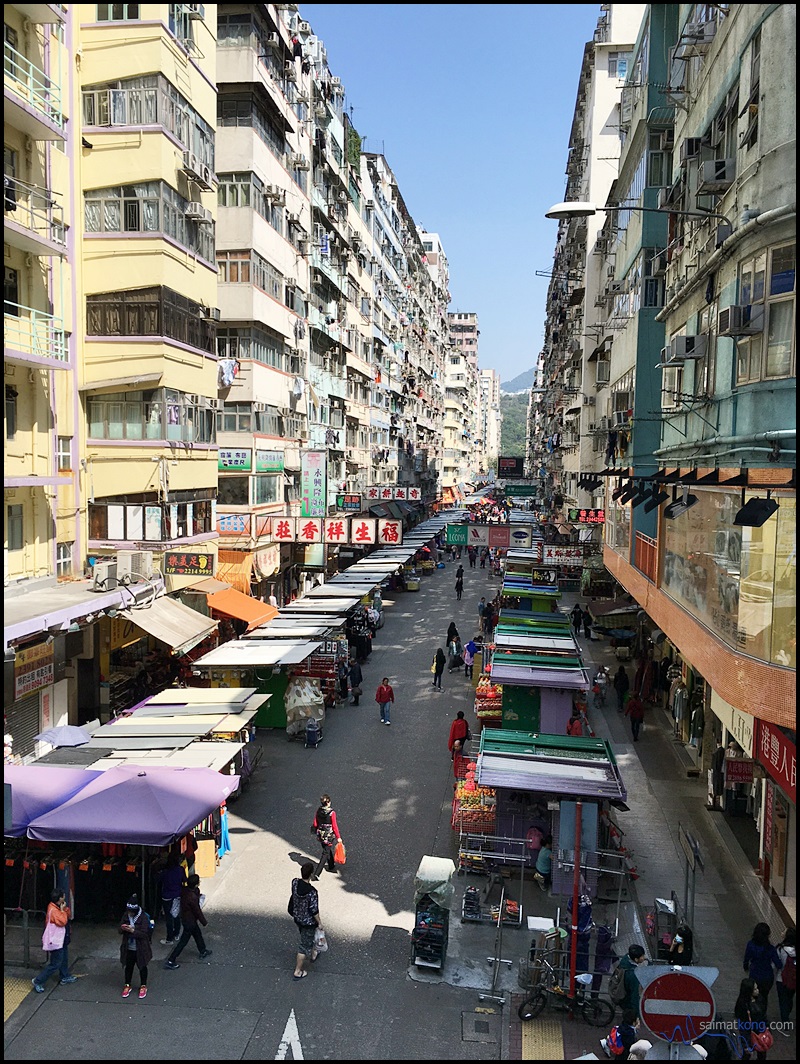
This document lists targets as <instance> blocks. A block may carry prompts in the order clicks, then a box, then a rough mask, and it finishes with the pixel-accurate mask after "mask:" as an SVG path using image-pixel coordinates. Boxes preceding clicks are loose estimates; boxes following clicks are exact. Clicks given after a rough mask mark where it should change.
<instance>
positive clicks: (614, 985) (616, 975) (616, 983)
mask: <svg viewBox="0 0 800 1064" xmlns="http://www.w3.org/2000/svg"><path fill="white" fill-rule="evenodd" d="M627 992H628V991H627V988H626V986H625V969H624V968H623V967H622V966H621V965H620V964H618V965H617V966H616V968H615V969H614V971H613V972H612V973H611V978H610V979H609V981H608V996H609V997H610V998H611V1000H612V1001H613V1002H614V1004H615V1005H619V1004H621V1003H622V1002H623V1001H624V1000H625V996H626V994H627Z"/></svg>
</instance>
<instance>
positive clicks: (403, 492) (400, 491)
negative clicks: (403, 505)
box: [394, 488, 408, 502]
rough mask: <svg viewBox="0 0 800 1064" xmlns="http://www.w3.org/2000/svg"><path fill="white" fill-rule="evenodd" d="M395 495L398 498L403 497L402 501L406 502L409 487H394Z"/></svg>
mask: <svg viewBox="0 0 800 1064" xmlns="http://www.w3.org/2000/svg"><path fill="white" fill-rule="evenodd" d="M394 497H395V498H396V499H402V501H403V502H405V500H406V499H407V498H408V489H407V488H395V489H394Z"/></svg>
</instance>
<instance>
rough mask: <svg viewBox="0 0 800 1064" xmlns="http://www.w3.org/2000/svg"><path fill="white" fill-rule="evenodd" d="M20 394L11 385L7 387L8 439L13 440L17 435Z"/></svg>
mask: <svg viewBox="0 0 800 1064" xmlns="http://www.w3.org/2000/svg"><path fill="white" fill-rule="evenodd" d="M18 395H19V392H18V391H17V389H16V388H13V387H12V386H11V385H10V384H7V385H6V439H7V440H13V439H14V437H15V436H16V435H17V396H18Z"/></svg>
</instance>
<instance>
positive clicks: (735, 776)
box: [725, 757, 753, 783]
mask: <svg viewBox="0 0 800 1064" xmlns="http://www.w3.org/2000/svg"><path fill="white" fill-rule="evenodd" d="M725 782H726V783H752V782H753V762H752V761H751V760H750V758H749V757H726V758H725Z"/></svg>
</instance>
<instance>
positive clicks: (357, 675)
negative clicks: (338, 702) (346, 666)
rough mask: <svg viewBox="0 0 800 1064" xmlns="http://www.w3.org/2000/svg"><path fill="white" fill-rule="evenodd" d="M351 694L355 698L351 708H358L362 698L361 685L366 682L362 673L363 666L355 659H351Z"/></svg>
mask: <svg viewBox="0 0 800 1064" xmlns="http://www.w3.org/2000/svg"><path fill="white" fill-rule="evenodd" d="M349 680H350V694H351V695H352V696H353V701H352V702H351V703H350V705H351V706H357V705H358V700H359V698H361V684H362V683H363V680H364V674H363V673H362V671H361V666H360V665H359V664H358V662H357V661H356V659H355V658H351V659H350V676H349Z"/></svg>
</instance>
